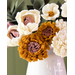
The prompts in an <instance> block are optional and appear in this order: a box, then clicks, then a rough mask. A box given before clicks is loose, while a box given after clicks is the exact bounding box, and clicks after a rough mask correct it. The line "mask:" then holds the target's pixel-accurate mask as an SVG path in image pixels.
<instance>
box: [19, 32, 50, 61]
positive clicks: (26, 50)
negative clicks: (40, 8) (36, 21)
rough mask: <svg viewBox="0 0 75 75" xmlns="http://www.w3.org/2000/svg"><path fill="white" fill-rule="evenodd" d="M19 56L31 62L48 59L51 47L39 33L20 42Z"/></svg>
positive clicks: (24, 37) (25, 37)
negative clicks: (48, 51)
mask: <svg viewBox="0 0 75 75" xmlns="http://www.w3.org/2000/svg"><path fill="white" fill-rule="evenodd" d="M19 45H20V46H19V47H18V50H19V55H20V57H21V58H23V59H25V60H27V61H29V62H31V61H33V62H34V61H38V59H39V60H43V59H44V58H47V56H48V55H47V50H50V47H49V45H48V44H47V42H46V41H44V40H43V39H42V38H41V37H40V36H39V35H38V34H37V33H34V34H30V35H27V36H23V37H22V38H21V40H20V42H19Z"/></svg>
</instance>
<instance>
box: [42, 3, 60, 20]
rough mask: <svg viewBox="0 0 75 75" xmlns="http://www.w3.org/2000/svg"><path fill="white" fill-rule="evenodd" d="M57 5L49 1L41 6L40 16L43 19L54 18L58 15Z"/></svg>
mask: <svg viewBox="0 0 75 75" xmlns="http://www.w3.org/2000/svg"><path fill="white" fill-rule="evenodd" d="M58 8H59V6H58V5H57V4H55V3H51V4H46V5H45V6H44V7H43V8H42V13H43V14H42V15H41V16H42V17H43V18H44V19H45V20H54V19H56V18H57V17H59V14H60V12H59V10H58Z"/></svg>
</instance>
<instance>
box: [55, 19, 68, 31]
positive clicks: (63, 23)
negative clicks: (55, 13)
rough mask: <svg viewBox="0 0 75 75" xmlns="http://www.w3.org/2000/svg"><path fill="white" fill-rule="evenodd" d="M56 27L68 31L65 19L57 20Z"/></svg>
mask: <svg viewBox="0 0 75 75" xmlns="http://www.w3.org/2000/svg"><path fill="white" fill-rule="evenodd" d="M56 26H57V27H59V28H60V30H62V29H66V30H67V22H66V21H63V19H60V20H56Z"/></svg>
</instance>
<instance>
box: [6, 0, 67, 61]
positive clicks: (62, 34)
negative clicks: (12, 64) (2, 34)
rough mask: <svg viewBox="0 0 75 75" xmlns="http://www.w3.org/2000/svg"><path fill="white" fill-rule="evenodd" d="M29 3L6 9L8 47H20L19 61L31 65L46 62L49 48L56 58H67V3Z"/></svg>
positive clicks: (42, 1)
mask: <svg viewBox="0 0 75 75" xmlns="http://www.w3.org/2000/svg"><path fill="white" fill-rule="evenodd" d="M30 1H31V3H32V5H27V6H24V1H22V2H21V3H20V4H19V5H18V1H16V3H15V4H14V5H13V7H12V8H7V9H8V10H7V46H10V47H14V46H18V51H19V55H20V57H21V58H23V59H25V60H27V61H29V62H31V61H33V62H35V61H38V60H43V59H45V58H47V57H48V54H47V53H48V51H47V50H50V45H51V46H52V47H53V52H54V53H55V54H56V55H58V56H61V57H65V56H67V1H66V0H65V1H64V3H63V4H61V3H60V2H59V1H58V2H57V3H51V2H50V0H30ZM26 7H27V9H26Z"/></svg>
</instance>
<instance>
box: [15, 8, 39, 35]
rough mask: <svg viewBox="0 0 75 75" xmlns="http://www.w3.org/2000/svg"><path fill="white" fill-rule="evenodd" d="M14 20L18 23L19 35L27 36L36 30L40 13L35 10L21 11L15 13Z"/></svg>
mask: <svg viewBox="0 0 75 75" xmlns="http://www.w3.org/2000/svg"><path fill="white" fill-rule="evenodd" d="M16 20H17V22H18V31H19V32H20V33H21V34H25V35H28V34H31V33H32V32H33V31H36V30H37V29H38V25H39V23H40V12H39V11H38V10H36V9H34V10H29V11H28V10H22V11H21V12H18V13H17V15H16Z"/></svg>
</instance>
